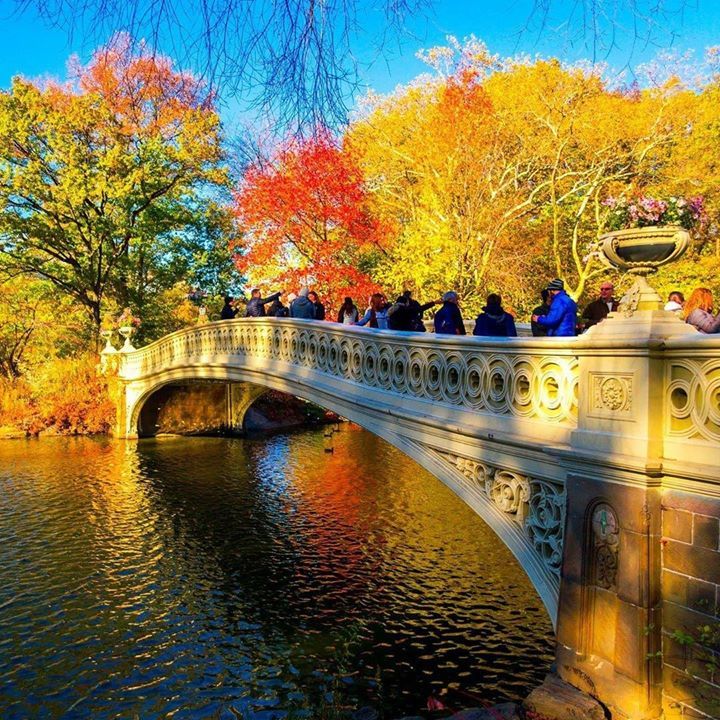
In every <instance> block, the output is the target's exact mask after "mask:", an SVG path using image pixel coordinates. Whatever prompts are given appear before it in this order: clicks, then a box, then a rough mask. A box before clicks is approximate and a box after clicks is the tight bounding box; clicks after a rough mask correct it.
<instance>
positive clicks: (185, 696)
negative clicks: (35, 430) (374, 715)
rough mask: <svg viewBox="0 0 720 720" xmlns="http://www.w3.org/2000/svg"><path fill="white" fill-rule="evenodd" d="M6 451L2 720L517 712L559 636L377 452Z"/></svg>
mask: <svg viewBox="0 0 720 720" xmlns="http://www.w3.org/2000/svg"><path fill="white" fill-rule="evenodd" d="M334 446H335V452H334V453H332V454H330V453H326V452H324V440H323V430H309V431H303V432H297V433H292V434H287V435H276V436H273V437H269V438H267V437H264V438H257V439H247V438H246V439H222V438H169V437H168V438H158V439H153V440H143V441H140V442H137V443H133V442H118V441H110V440H92V439H74V438H72V439H63V438H58V439H43V440H40V441H5V442H2V443H0V629H1V632H0V717H1V718H3V720H8V719H9V718H23V719H25V718H93V720H104V719H105V718H134V717H137V718H140V719H141V720H145V719H147V718H165V717H175V718H268V719H269V718H284V717H287V718H290V717H292V718H295V717H308V718H319V717H328V718H329V717H339V716H340V715H342V710H343V709H352V708H362V707H366V706H370V707H372V708H374V709H375V710H377V711H378V713H379V714H380V717H383V718H397V717H400V716H402V715H408V714H417V713H419V712H421V711H422V710H423V708H425V707H426V705H427V699H428V697H429V696H430V695H438V694H439V693H440V692H441V691H442V690H443V689H447V688H450V692H449V694H448V695H446V696H445V697H446V698H447V701H448V702H449V703H450V704H454V705H456V706H458V707H462V706H472V705H477V704H479V702H480V701H487V702H499V701H501V700H503V699H519V698H521V697H523V696H524V695H525V694H526V693H527V691H528V690H529V689H530V688H532V687H533V686H534V685H536V684H539V683H540V682H541V681H542V679H543V677H544V675H545V673H546V672H547V671H548V669H549V666H550V663H551V661H552V626H551V623H550V620H549V618H548V616H547V614H546V613H545V610H544V609H543V606H542V603H541V602H540V599H539V597H538V596H537V595H536V593H535V592H534V590H533V589H532V586H531V585H530V583H529V581H528V580H527V578H526V576H525V575H524V573H523V572H522V570H521V569H520V567H519V566H518V565H517V563H516V562H515V560H514V559H513V557H512V555H511V554H510V552H509V551H508V550H507V549H506V548H505V547H504V546H503V545H502V544H501V543H500V541H499V540H497V538H496V537H495V535H494V534H493V533H492V531H491V530H490V529H489V528H488V527H487V526H486V525H484V523H483V522H482V521H481V520H480V518H478V517H477V515H475V514H474V513H473V512H472V511H471V510H470V509H469V508H468V507H467V506H466V505H464V504H463V503H462V502H461V501H460V500H458V499H457V498H456V497H455V496H454V495H453V494H452V493H451V492H450V491H449V490H448V489H447V488H445V486H444V485H442V484H441V483H440V482H439V481H438V480H436V479H435V478H433V477H432V476H431V475H429V474H428V473H427V472H425V471H424V470H422V469H421V468H420V467H419V466H418V465H416V464H415V463H414V462H413V461H411V460H409V459H408V458H407V457H405V456H404V455H402V454H401V453H400V452H398V451H397V450H395V449H394V448H392V447H391V446H389V445H388V444H387V443H385V442H383V441H382V440H380V439H378V438H377V437H375V436H373V435H371V434H370V433H367V432H365V431H362V430H360V429H358V428H356V427H355V426H353V425H349V424H347V425H343V426H342V427H341V431H340V432H338V433H336V434H335V436H334Z"/></svg>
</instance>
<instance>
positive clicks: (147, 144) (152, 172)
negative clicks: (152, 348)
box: [0, 38, 226, 327]
mask: <svg viewBox="0 0 720 720" xmlns="http://www.w3.org/2000/svg"><path fill="white" fill-rule="evenodd" d="M129 48H130V45H129V42H128V41H127V40H123V38H119V39H118V40H117V41H116V42H115V43H114V44H113V45H111V46H110V47H107V48H104V49H102V50H101V51H98V52H97V53H96V54H95V56H94V57H93V59H92V60H91V62H90V63H89V64H88V65H87V66H85V67H78V68H76V72H75V80H74V81H73V82H72V83H68V84H65V85H59V84H56V83H51V84H47V85H44V86H41V85H39V84H35V83H32V82H29V81H27V80H23V79H20V78H15V80H14V81H13V84H12V88H11V89H10V90H9V91H7V92H3V93H0V253H2V254H3V255H4V258H5V260H6V262H7V264H8V265H9V266H10V267H11V268H13V269H14V270H16V271H19V272H25V273H32V274H36V275H39V276H41V277H44V278H46V279H47V280H49V281H50V282H51V283H53V284H54V285H55V286H56V287H57V288H59V289H60V290H61V291H62V292H64V293H66V294H67V295H69V296H72V297H73V298H75V300H76V301H77V302H78V303H80V304H81V305H82V306H83V307H84V308H85V309H86V311H87V313H88V314H89V315H90V317H91V318H92V321H93V323H94V324H95V326H96V327H99V325H100V322H101V318H102V307H103V301H104V298H105V296H106V294H107V293H108V291H112V292H114V293H115V294H116V296H117V299H118V300H119V301H122V300H124V299H125V297H126V296H127V295H128V294H129V293H130V292H131V288H132V287H133V286H135V287H136V288H138V287H140V286H141V283H138V281H137V279H138V277H150V276H152V275H154V274H156V273H157V268H158V266H159V263H158V259H159V258H164V252H163V251H161V246H162V243H160V246H158V247H156V246H155V244H156V242H158V241H157V238H167V237H169V236H173V235H177V234H182V233H192V232H193V230H194V227H195V225H194V223H196V218H195V213H194V211H193V208H195V209H196V208H197V203H199V200H200V198H201V197H207V193H208V192H209V190H208V188H212V187H216V186H221V185H224V184H225V183H226V172H225V170H224V168H223V167H222V166H221V162H222V160H223V155H222V151H221V146H220V139H221V138H220V124H219V120H218V117H217V114H216V113H215V111H214V110H213V109H212V103H211V102H210V100H211V99H210V98H209V97H208V95H207V94H206V93H205V92H204V91H203V88H202V86H201V85H200V84H199V83H198V82H196V81H195V80H194V79H193V78H191V77H189V76H187V75H185V74H183V73H181V72H178V71H176V70H175V69H174V68H173V66H172V63H171V62H170V61H169V60H167V59H165V58H162V57H157V56H152V55H150V54H143V53H140V54H133V53H132V52H131V51H130V49H129Z"/></svg>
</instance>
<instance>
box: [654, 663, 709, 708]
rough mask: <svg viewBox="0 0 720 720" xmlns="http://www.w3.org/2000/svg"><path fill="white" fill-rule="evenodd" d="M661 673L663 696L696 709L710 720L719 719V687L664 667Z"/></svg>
mask: <svg viewBox="0 0 720 720" xmlns="http://www.w3.org/2000/svg"><path fill="white" fill-rule="evenodd" d="M665 669H666V672H664V673H663V685H664V691H665V694H666V695H667V696H669V697H672V698H675V699H676V700H679V701H680V702H682V703H684V704H686V705H689V706H690V707H691V708H696V709H698V710H700V711H701V712H703V713H705V714H706V715H709V716H710V717H711V718H718V717H720V687H718V686H717V685H713V684H711V683H707V682H705V681H704V680H700V679H698V678H694V677H691V676H690V675H688V674H687V673H684V672H680V671H679V670H673V669H672V668H668V667H667V666H666V668H665Z"/></svg>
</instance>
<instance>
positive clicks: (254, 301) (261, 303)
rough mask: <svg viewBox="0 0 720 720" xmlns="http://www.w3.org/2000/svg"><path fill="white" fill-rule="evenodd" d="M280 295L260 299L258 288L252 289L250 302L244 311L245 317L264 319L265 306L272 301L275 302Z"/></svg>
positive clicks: (280, 293) (275, 294) (277, 293)
mask: <svg viewBox="0 0 720 720" xmlns="http://www.w3.org/2000/svg"><path fill="white" fill-rule="evenodd" d="M281 295H282V292H276V293H273V294H272V295H270V296H268V297H266V298H263V297H260V290H259V288H253V289H252V290H251V292H250V300H249V301H248V304H247V308H246V309H245V317H265V305H266V304H267V303H270V302H272V301H273V300H277V299H278V298H279V297H280V296H281Z"/></svg>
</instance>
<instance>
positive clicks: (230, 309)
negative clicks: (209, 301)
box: [220, 295, 238, 320]
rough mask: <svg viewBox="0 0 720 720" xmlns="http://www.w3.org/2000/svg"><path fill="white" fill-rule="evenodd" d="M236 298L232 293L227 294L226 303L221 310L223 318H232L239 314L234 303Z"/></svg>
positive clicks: (221, 317)
mask: <svg viewBox="0 0 720 720" xmlns="http://www.w3.org/2000/svg"><path fill="white" fill-rule="evenodd" d="M234 300H235V298H233V296H232V295H226V296H225V304H224V305H223V308H222V310H221V311H220V319H221V320H232V319H233V318H234V317H235V316H236V315H237V314H238V311H237V308H236V307H235V304H234Z"/></svg>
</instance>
